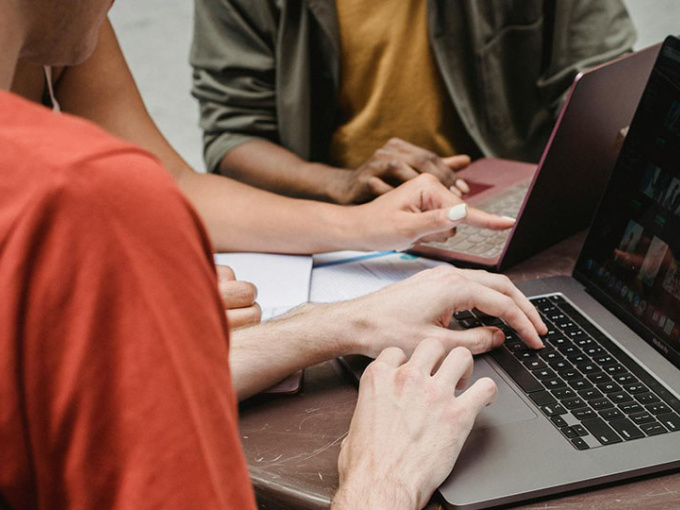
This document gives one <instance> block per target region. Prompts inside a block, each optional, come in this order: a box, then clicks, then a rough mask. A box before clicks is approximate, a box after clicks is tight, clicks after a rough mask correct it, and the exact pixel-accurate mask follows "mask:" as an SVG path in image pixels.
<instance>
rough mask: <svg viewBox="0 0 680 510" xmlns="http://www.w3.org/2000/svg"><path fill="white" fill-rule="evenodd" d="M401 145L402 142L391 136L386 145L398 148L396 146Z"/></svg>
mask: <svg viewBox="0 0 680 510" xmlns="http://www.w3.org/2000/svg"><path fill="white" fill-rule="evenodd" d="M403 143H404V140H402V139H401V138H398V137H396V136H393V137H392V138H390V139H389V140H388V141H387V144H386V145H387V146H390V147H395V146H398V145H402V144H403Z"/></svg>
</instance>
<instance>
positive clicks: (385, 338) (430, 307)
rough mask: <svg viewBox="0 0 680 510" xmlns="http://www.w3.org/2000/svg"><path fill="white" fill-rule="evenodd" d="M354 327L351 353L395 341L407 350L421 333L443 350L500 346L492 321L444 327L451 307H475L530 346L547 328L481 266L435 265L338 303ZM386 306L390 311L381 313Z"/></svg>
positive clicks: (372, 351)
mask: <svg viewBox="0 0 680 510" xmlns="http://www.w3.org/2000/svg"><path fill="white" fill-rule="evenodd" d="M338 306H340V307H343V308H351V310H345V312H347V313H343V314H342V317H348V318H350V322H349V323H348V324H347V325H346V327H347V328H349V329H350V330H354V329H356V330H357V333H356V335H355V336H354V337H355V338H356V340H355V341H356V342H357V344H358V345H357V349H356V351H355V352H356V353H359V354H365V355H367V356H371V357H376V356H377V355H378V354H379V353H380V352H381V351H382V350H383V349H384V348H386V347H390V346H396V347H399V348H401V349H403V350H404V352H405V353H406V354H407V355H410V353H412V352H413V350H414V349H415V347H416V345H418V343H419V342H420V341H421V340H423V339H424V338H435V339H438V340H440V341H441V342H442V343H443V344H444V346H445V347H446V348H447V349H449V350H450V349H453V348H454V347H459V346H462V347H466V348H468V349H469V350H470V351H471V352H472V353H473V354H478V353H482V352H486V351H489V350H491V349H493V348H495V347H498V346H499V345H501V344H502V343H503V342H504V340H505V334H504V333H503V332H502V331H501V329H499V328H498V327H497V326H496V325H494V324H489V325H484V324H480V325H479V327H475V328H473V329H470V330H466V331H453V330H451V329H449V328H448V326H449V324H450V322H451V318H452V316H453V314H454V312H457V311H459V310H466V309H470V308H476V309H478V310H481V311H483V312H484V313H486V314H488V315H490V316H494V317H499V318H500V319H502V320H503V321H505V323H507V324H508V325H510V326H511V327H512V328H513V329H514V330H515V331H516V332H517V333H518V335H519V336H520V337H521V338H522V339H523V341H524V342H525V344H526V346H528V347H529V348H531V349H539V348H542V347H543V342H542V341H541V338H540V337H539V335H543V334H545V333H547V328H546V326H545V324H543V322H542V320H541V318H540V316H539V315H538V312H537V311H536V309H535V308H534V306H533V305H532V304H531V303H530V302H529V300H528V299H527V298H526V297H525V296H524V295H523V294H522V293H521V292H520V291H519V290H518V289H517V288H516V287H515V286H514V285H513V284H512V283H511V282H510V280H509V279H508V278H507V277H505V276H503V275H497V274H491V273H487V272H486V271H473V270H463V269H457V268H453V267H450V266H440V267H437V268H434V269H430V270H426V271H422V272H421V273H419V274H417V275H415V276H413V277H411V278H408V279H406V280H404V281H401V282H399V283H396V284H394V285H390V286H389V287H385V288H384V289H382V290H380V291H378V292H376V293H373V294H370V295H368V296H364V297H362V298H359V299H356V300H353V301H348V302H346V303H342V304H339V305H338ZM385 310H389V311H390V313H384V311H385Z"/></svg>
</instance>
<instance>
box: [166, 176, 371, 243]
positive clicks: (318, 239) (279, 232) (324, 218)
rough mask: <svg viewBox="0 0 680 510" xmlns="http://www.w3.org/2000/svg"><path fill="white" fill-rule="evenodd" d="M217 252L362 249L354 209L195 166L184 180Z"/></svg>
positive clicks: (184, 184) (182, 179)
mask: <svg viewBox="0 0 680 510" xmlns="http://www.w3.org/2000/svg"><path fill="white" fill-rule="evenodd" d="M178 184H179V186H180V188H181V189H182V191H183V192H184V193H185V195H187V197H188V198H189V199H190V200H191V202H192V203H193V204H194V206H195V207H196V209H197V210H198V212H199V214H200V216H201V218H202V219H203V221H204V222H205V224H206V225H207V227H208V231H209V233H210V236H211V238H212V241H213V244H214V245H215V248H216V250H217V251H257V252H270V253H321V252H326V251H335V250H343V249H361V247H362V246H363V244H365V240H362V239H361V236H362V233H361V232H360V229H359V228H358V224H359V218H358V212H357V211H355V210H354V208H351V207H346V206H339V205H334V204H326V203H321V202H314V201H310V200H300V199H293V198H288V197H284V196H281V195H276V194H274V193H269V192H267V191H263V190H259V189H256V188H253V187H251V186H247V185H245V184H243V183H240V182H237V181H234V180H232V179H229V178H225V177H222V176H218V175H210V174H199V173H196V172H193V171H190V170H187V171H186V172H184V173H183V174H182V175H181V177H180V178H179V179H178Z"/></svg>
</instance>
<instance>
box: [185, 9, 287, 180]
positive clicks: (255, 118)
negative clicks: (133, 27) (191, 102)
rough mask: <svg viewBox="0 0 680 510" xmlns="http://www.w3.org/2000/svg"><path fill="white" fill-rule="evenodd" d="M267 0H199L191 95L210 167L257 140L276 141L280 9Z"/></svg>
mask: <svg viewBox="0 0 680 510" xmlns="http://www.w3.org/2000/svg"><path fill="white" fill-rule="evenodd" d="M272 4H273V2H270V1H269V0H196V2H195V6H196V7H195V9H196V11H195V17H194V19H195V21H194V40H193V45H192V49H191V65H192V66H193V69H194V71H193V88H192V94H193V95H194V97H196V98H197V99H198V101H199V107H200V114H201V120H200V124H201V128H202V130H203V146H204V158H205V163H206V167H207V169H208V171H209V172H214V171H216V170H217V169H218V168H219V164H220V161H221V160H222V158H223V157H224V155H225V154H226V153H227V152H229V151H230V150H232V149H234V148H235V147H237V146H239V145H241V144H242V143H244V142H247V141H249V140H251V139H253V138H263V139H267V140H270V141H273V142H275V143H276V142H277V141H278V129H277V115H276V83H275V82H276V80H275V76H276V58H275V54H276V50H275V43H276V31H277V13H276V8H275V7H274V6H273V5H272Z"/></svg>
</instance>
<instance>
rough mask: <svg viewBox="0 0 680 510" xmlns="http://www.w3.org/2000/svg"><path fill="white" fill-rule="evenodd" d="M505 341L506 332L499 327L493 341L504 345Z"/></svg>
mask: <svg viewBox="0 0 680 510" xmlns="http://www.w3.org/2000/svg"><path fill="white" fill-rule="evenodd" d="M503 342H505V334H504V333H503V332H502V331H501V330H500V329H499V330H498V331H496V332H495V333H494V334H493V343H494V344H496V345H502V344H503Z"/></svg>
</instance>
